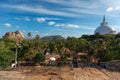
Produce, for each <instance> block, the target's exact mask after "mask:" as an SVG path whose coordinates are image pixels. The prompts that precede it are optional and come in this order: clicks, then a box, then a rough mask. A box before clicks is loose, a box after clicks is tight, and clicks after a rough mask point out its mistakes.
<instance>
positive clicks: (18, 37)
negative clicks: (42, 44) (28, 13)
mask: <svg viewBox="0 0 120 80" xmlns="http://www.w3.org/2000/svg"><path fill="white" fill-rule="evenodd" d="M5 36H6V37H8V38H11V39H15V40H24V39H25V37H24V35H23V33H22V32H21V31H15V32H7V33H6V34H5Z"/></svg>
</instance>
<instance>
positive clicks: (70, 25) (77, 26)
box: [55, 24, 80, 28]
mask: <svg viewBox="0 0 120 80" xmlns="http://www.w3.org/2000/svg"><path fill="white" fill-rule="evenodd" d="M55 27H63V28H79V27H80V26H79V25H76V24H56V25H55Z"/></svg>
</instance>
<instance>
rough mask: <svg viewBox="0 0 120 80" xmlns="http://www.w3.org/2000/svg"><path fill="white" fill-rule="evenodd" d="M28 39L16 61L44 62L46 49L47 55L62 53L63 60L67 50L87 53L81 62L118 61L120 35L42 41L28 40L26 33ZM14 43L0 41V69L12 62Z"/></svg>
mask: <svg viewBox="0 0 120 80" xmlns="http://www.w3.org/2000/svg"><path fill="white" fill-rule="evenodd" d="M27 35H28V37H29V38H28V39H25V40H23V41H22V42H21V43H20V46H21V47H20V48H18V60H19V61H23V60H26V59H29V60H34V61H35V62H41V61H44V60H45V55H44V54H43V53H44V52H43V51H44V49H45V48H46V47H47V48H48V49H49V53H56V54H59V53H62V52H63V53H64V54H63V55H61V56H62V58H63V59H66V58H67V57H69V55H68V54H67V53H66V52H65V51H64V50H63V49H64V48H67V49H69V50H70V51H71V52H73V51H76V52H77V53H78V52H83V53H87V56H81V59H82V60H83V61H86V60H89V61H91V59H92V58H96V59H97V58H100V60H101V61H110V60H118V59H120V50H119V49H120V34H116V35H113V34H106V35H99V34H96V35H83V36H81V37H80V38H75V37H68V38H67V39H64V40H63V39H60V40H59V39H53V40H52V41H43V40H41V38H40V36H39V35H36V36H35V38H30V37H31V35H32V34H31V33H28V34H27ZM15 45H16V41H14V40H11V39H9V38H7V37H3V38H2V39H0V67H3V68H4V67H7V66H9V65H10V63H11V62H12V61H13V60H14V54H15Z"/></svg>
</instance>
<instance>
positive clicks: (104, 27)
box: [94, 15, 116, 35]
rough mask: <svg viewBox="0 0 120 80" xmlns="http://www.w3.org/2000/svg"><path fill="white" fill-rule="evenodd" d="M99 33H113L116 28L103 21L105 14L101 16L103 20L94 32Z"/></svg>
mask: <svg viewBox="0 0 120 80" xmlns="http://www.w3.org/2000/svg"><path fill="white" fill-rule="evenodd" d="M96 33H99V34H101V35H104V34H115V33H116V30H115V29H114V28H112V27H110V26H109V25H108V23H107V22H106V21H105V15H104V17H103V22H102V23H101V25H100V26H99V27H97V28H96V30H95V33H94V34H96Z"/></svg>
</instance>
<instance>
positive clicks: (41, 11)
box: [0, 4, 80, 17]
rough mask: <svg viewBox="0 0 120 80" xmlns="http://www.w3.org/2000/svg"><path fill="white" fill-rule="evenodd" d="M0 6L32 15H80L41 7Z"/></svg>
mask: <svg viewBox="0 0 120 80" xmlns="http://www.w3.org/2000/svg"><path fill="white" fill-rule="evenodd" d="M0 6H2V7H4V8H10V9H14V10H17V11H18V10H19V11H24V12H32V13H39V14H46V15H54V16H64V17H78V16H80V14H75V13H70V12H66V11H60V10H55V9H54V10H53V9H47V8H43V7H37V6H28V5H8V4H4V5H3V4H1V5H0Z"/></svg>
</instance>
